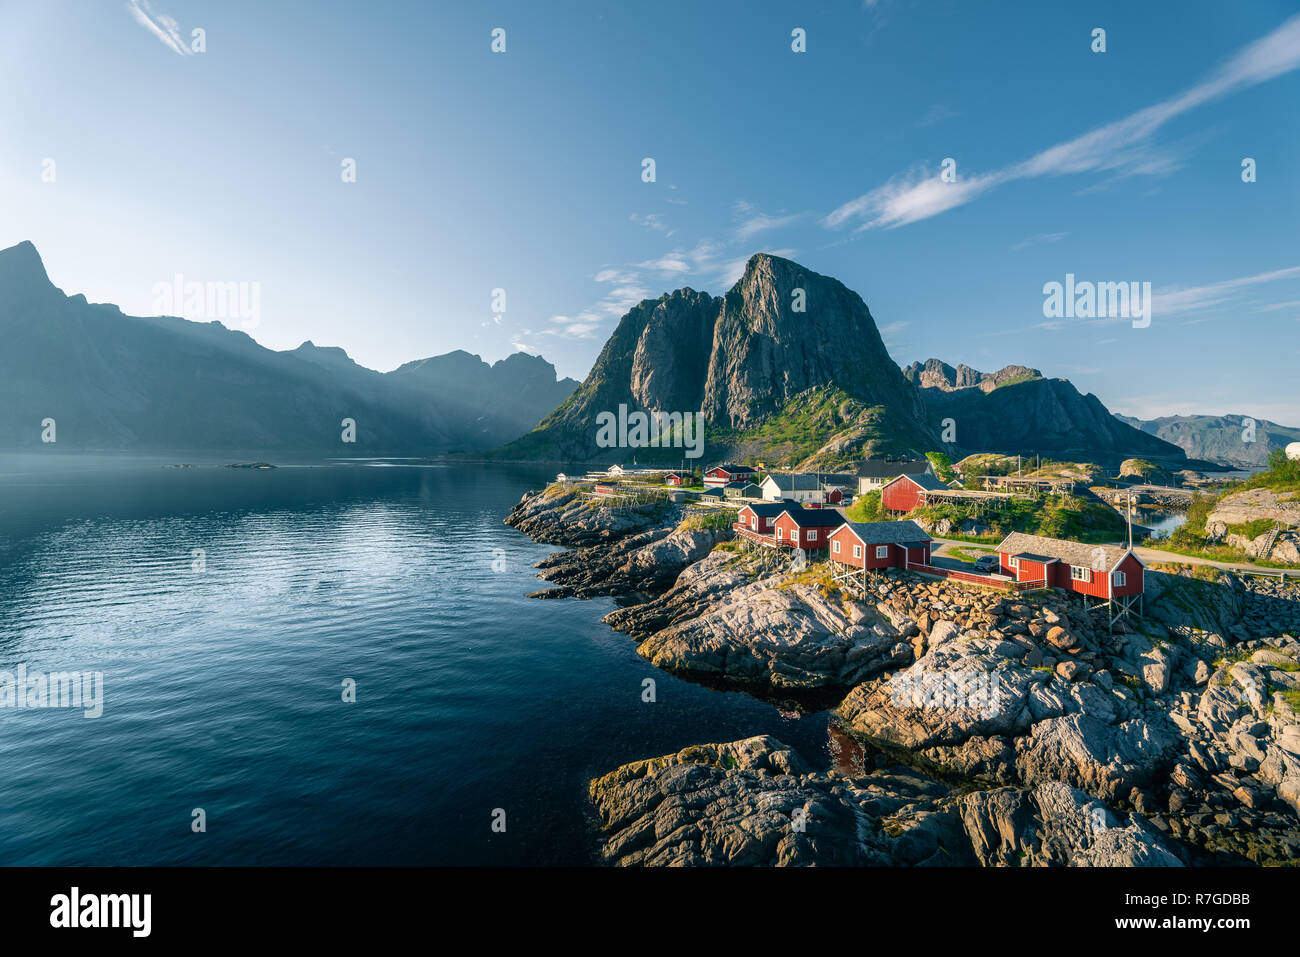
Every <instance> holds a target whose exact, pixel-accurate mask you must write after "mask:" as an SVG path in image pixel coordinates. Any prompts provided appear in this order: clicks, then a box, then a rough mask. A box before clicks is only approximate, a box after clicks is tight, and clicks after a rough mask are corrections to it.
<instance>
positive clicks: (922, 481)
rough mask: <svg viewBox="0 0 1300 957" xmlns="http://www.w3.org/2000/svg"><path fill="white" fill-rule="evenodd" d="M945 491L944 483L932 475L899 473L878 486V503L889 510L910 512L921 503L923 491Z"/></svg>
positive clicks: (946, 487)
mask: <svg viewBox="0 0 1300 957" xmlns="http://www.w3.org/2000/svg"><path fill="white" fill-rule="evenodd" d="M927 491H929V492H946V491H948V486H946V485H944V484H943V483H942V482H940V481H939V480H938V479H937V478H935V477H934V476H933V475H929V474H927V473H925V472H922V473H921V474H919V475H900V476H898V477H897V478H893V479H890V480H889V481H888V482H886V483H885V484H884V485H882V486H881V487H880V504H881V505H883V506H884V507H885V508H887V509H889V511H891V512H910V511H911V510H912V509H914V508H916V507H917V506H918V505H920V504H921V502H922V500H923V499H924V497H925V493H926V492H927Z"/></svg>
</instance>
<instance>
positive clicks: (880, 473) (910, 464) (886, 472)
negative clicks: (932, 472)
mask: <svg viewBox="0 0 1300 957" xmlns="http://www.w3.org/2000/svg"><path fill="white" fill-rule="evenodd" d="M929 468H930V463H929V462H928V461H926V460H925V459H911V460H908V461H905V462H887V461H885V460H884V459H867V460H866V461H865V462H862V463H861V464H860V465H858V477H859V478H895V477H896V476H899V475H917V474H919V473H921V472H925V471H928V470H929Z"/></svg>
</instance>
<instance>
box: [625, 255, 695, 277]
mask: <svg viewBox="0 0 1300 957" xmlns="http://www.w3.org/2000/svg"><path fill="white" fill-rule="evenodd" d="M637 268H638V269H649V270H650V271H652V272H658V273H668V274H669V275H676V274H678V273H687V272H690V271H691V265H690V263H688V262H687V261H686V259H685V257H684V255H683V254H682V253H680V252H672V253H667V254H666V255H663V256H660V257H659V258H658V259H649V260H646V261H645V262H643V263H637Z"/></svg>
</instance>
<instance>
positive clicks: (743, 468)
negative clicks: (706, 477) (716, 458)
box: [705, 462, 754, 473]
mask: <svg viewBox="0 0 1300 957" xmlns="http://www.w3.org/2000/svg"><path fill="white" fill-rule="evenodd" d="M714 469H722V471H724V472H735V473H741V472H753V471H754V469H752V468H750V467H749V466H748V465H733V464H732V463H731V462H723V463H722V464H721V465H710V466H709V467H708V468H707V469H705V471H706V472H712V471H713V470H714Z"/></svg>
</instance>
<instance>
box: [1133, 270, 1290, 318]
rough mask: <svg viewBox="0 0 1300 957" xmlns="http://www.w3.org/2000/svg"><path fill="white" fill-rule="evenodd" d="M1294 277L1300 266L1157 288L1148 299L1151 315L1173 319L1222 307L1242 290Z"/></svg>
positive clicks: (1281, 305) (1283, 304)
mask: <svg viewBox="0 0 1300 957" xmlns="http://www.w3.org/2000/svg"><path fill="white" fill-rule="evenodd" d="M1296 278H1300V266H1291V267H1289V268H1287V269H1274V270H1272V271H1271V272H1262V273H1257V274H1256V275H1254V276H1242V277H1241V278H1240V279H1225V280H1223V281H1222V282H1215V283H1210V284H1208V285H1205V286H1190V287H1186V288H1179V287H1167V288H1165V289H1157V290H1156V291H1155V293H1154V294H1153V295H1152V297H1151V300H1152V301H1151V313H1152V315H1158V316H1172V315H1177V314H1178V313H1180V312H1190V311H1192V310H1194V309H1208V308H1209V307H1210V306H1218V305H1222V304H1223V303H1225V302H1229V301H1231V300H1233V299H1234V298H1235V297H1236V296H1237V294H1238V293H1239V292H1240V291H1241V290H1243V289H1246V288H1249V287H1251V286H1258V285H1259V284H1260V283H1266V282H1276V281H1277V280H1279V279H1296ZM1285 305H1286V303H1277V306H1278V308H1282V307H1283V306H1285Z"/></svg>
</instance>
